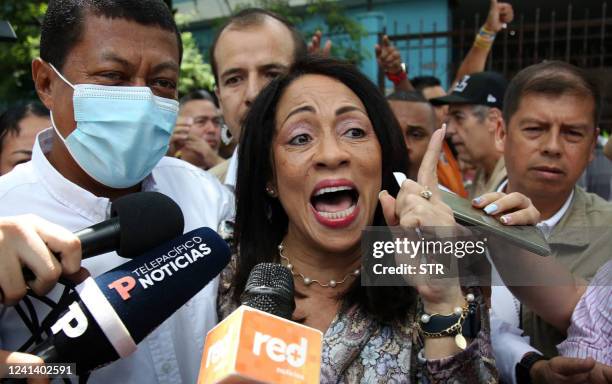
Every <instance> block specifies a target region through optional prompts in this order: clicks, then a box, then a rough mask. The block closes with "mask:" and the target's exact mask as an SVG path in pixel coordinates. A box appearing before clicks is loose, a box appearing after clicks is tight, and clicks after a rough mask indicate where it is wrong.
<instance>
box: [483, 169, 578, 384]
mask: <svg viewBox="0 0 612 384" xmlns="http://www.w3.org/2000/svg"><path fill="white" fill-rule="evenodd" d="M507 184H508V179H506V180H504V181H503V182H502V183H501V184H500V185H499V187H498V188H497V192H503V191H504V189H505V188H506V185H507ZM573 199H574V191H573V190H572V193H571V194H570V196H569V197H568V198H567V200H566V201H565V203H564V204H563V206H562V207H561V209H559V210H558V211H557V212H556V213H555V214H554V215H552V216H551V217H550V218H549V219H547V220H543V221H540V222H539V223H538V224H536V226H537V227H538V228H540V230H541V231H542V233H543V234H544V236H545V237H546V238H548V237H549V236H550V234H551V233H552V231H553V230H554V228H555V226H556V225H557V223H559V221H560V220H561V219H562V218H563V216H564V215H565V213H566V212H567V210H568V209H569V207H570V205H571V203H572V200H573ZM491 269H492V278H491V314H490V315H491V344H492V347H493V354H494V356H495V362H496V365H497V370H498V371H499V374H500V376H501V378H502V380H503V381H504V382H507V383H512V384H516V371H515V367H516V365H517V364H518V363H519V362H520V361H521V359H522V358H523V356H524V355H525V354H526V353H529V352H538V353H539V351H538V350H537V349H535V348H533V347H532V346H531V345H530V344H529V336H522V334H523V330H522V329H521V328H520V324H521V319H520V307H521V303H520V302H519V301H518V299H517V298H516V297H514V295H513V294H512V292H510V290H509V289H508V288H507V287H506V286H505V285H504V283H503V281H502V279H501V276H500V275H499V272H498V271H497V269H496V268H495V265H494V264H493V263H491Z"/></svg>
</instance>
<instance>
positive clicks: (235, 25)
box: [209, 8, 307, 85]
mask: <svg viewBox="0 0 612 384" xmlns="http://www.w3.org/2000/svg"><path fill="white" fill-rule="evenodd" d="M269 17H270V18H272V19H275V20H277V21H280V22H281V23H282V24H283V25H284V26H285V27H287V29H289V32H290V33H291V38H292V39H293V61H294V62H295V61H298V60H300V59H302V58H303V57H304V56H306V54H307V47H306V42H305V41H304V37H303V36H302V34H301V33H300V31H298V29H297V28H296V27H295V26H294V25H293V24H292V23H291V22H290V21H289V20H287V19H285V18H284V17H282V16H281V15H278V14H276V13H274V12H270V11H267V10H265V9H261V8H247V9H243V10H242V11H240V12H238V13H236V14H235V15H232V16H231V17H230V18H228V19H227V20H226V21H225V23H224V24H223V25H222V26H221V27H220V28H219V30H218V31H217V34H216V35H215V37H214V39H213V42H212V45H211V46H210V50H209V60H210V66H211V68H212V73H213V76H214V77H215V81H216V83H217V85H218V84H219V73H217V61H216V60H215V49H216V48H217V42H218V41H219V37H220V36H221V34H222V33H223V31H225V30H226V29H227V28H232V29H238V30H240V29H245V28H249V27H253V26H259V25H262V24H263V23H264V22H265V21H266V18H269Z"/></svg>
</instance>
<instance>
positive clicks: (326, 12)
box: [306, 0, 369, 65]
mask: <svg viewBox="0 0 612 384" xmlns="http://www.w3.org/2000/svg"><path fill="white" fill-rule="evenodd" d="M306 13H307V14H308V15H311V16H316V15H319V16H321V17H323V21H324V25H319V26H317V27H316V28H315V30H313V31H310V33H309V34H308V36H309V35H312V34H313V33H314V32H315V31H316V30H317V29H318V30H321V31H322V32H323V36H324V37H326V36H329V37H333V38H334V39H333V45H332V52H331V54H332V56H334V57H339V58H343V59H345V60H348V61H350V62H352V63H355V64H357V65H359V64H360V63H361V62H362V61H363V60H365V59H367V58H368V57H369V50H368V49H366V50H364V49H362V47H361V44H360V42H361V39H362V38H364V37H366V36H367V31H366V30H365V28H364V27H363V26H362V25H361V24H360V23H359V22H357V21H356V20H354V19H352V18H350V17H348V16H346V14H345V13H344V7H343V6H342V5H341V4H340V2H339V1H330V0H310V4H309V5H308V6H307V7H306Z"/></svg>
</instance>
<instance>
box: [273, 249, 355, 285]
mask: <svg viewBox="0 0 612 384" xmlns="http://www.w3.org/2000/svg"><path fill="white" fill-rule="evenodd" d="M284 248H285V247H284V245H283V243H280V244H279V245H278V255H279V256H280V258H281V259H283V260H285V261H286V262H287V268H288V269H289V270H290V271H291V274H292V275H293V276H296V277H300V278H301V279H302V281H303V282H304V285H305V286H310V285H311V284H312V283H317V284H319V285H320V286H321V287H323V288H336V287H337V286H338V285H340V284H344V282H345V281H346V280H347V279H348V278H349V277H359V275H360V274H361V270H359V269H356V270H354V271H353V272H349V273H347V274H346V276H344V278H343V279H342V280H340V281H336V280H330V281H329V282H328V283H327V284H324V283H321V282H320V281H319V280H316V279H312V278H310V277H308V276H304V274H302V273H299V272H296V271H294V270H293V264H291V261H290V260H289V258H288V257H287V256H285V255H284V254H283V250H284Z"/></svg>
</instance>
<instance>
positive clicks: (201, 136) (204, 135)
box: [168, 90, 224, 169]
mask: <svg viewBox="0 0 612 384" xmlns="http://www.w3.org/2000/svg"><path fill="white" fill-rule="evenodd" d="M221 123H222V117H221V113H220V111H219V108H218V107H217V105H216V102H215V99H214V98H213V97H212V96H211V94H210V93H208V92H206V91H204V90H197V91H193V92H191V93H189V94H187V95H186V96H185V97H183V98H182V99H181V100H180V109H179V114H178V118H177V121H176V126H175V129H174V132H173V134H172V139H171V141H170V149H169V151H168V154H169V155H170V156H174V157H177V158H180V159H182V160H185V161H187V162H188V163H191V164H193V165H195V166H197V167H200V168H202V169H209V168H211V167H213V166H215V165H217V164H219V163H220V162H222V161H223V160H224V159H223V158H222V157H221V156H219V145H220V142H221Z"/></svg>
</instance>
